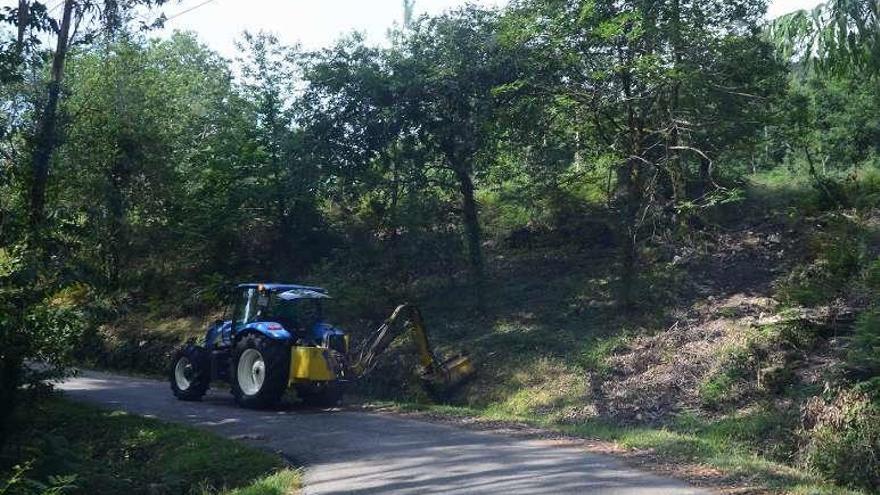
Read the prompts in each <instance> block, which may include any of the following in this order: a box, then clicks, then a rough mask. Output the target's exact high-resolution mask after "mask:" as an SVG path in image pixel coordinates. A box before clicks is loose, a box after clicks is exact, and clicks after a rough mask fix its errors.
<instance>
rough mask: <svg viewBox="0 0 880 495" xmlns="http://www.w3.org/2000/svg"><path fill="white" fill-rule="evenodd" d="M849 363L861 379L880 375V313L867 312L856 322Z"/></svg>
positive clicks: (848, 356) (851, 369) (876, 311)
mask: <svg viewBox="0 0 880 495" xmlns="http://www.w3.org/2000/svg"><path fill="white" fill-rule="evenodd" d="M847 362H848V366H849V368H850V371H851V372H853V374H854V375H855V376H856V377H857V378H859V379H863V380H865V379H871V378H873V377H877V376H878V375H880V311H878V310H876V309H875V310H872V311H867V312H865V313H862V314H861V315H860V316H859V318H858V320H856V325H855V331H854V333H853V336H852V342H851V343H850V348H849V352H848V355H847Z"/></svg>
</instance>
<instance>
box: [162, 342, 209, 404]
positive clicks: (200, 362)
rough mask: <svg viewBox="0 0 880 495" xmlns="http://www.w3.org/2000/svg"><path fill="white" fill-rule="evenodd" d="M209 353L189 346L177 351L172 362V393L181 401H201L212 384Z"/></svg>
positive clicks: (197, 347)
mask: <svg viewBox="0 0 880 495" xmlns="http://www.w3.org/2000/svg"><path fill="white" fill-rule="evenodd" d="M208 366H209V359H208V351H207V350H205V348H204V347H199V346H197V345H193V344H188V345H187V346H186V347H184V348H183V349H180V350H179V351H177V353H176V354H175V355H174V360H173V361H172V362H171V372H170V376H169V380H170V382H171V391H172V392H174V396H175V397H177V398H178V399H180V400H199V399H201V398H202V396H204V395H205V392H207V391H208V386H209V385H210V384H211V371H210V370H209V369H208Z"/></svg>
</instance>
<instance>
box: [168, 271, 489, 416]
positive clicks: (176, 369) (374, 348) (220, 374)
mask: <svg viewBox="0 0 880 495" xmlns="http://www.w3.org/2000/svg"><path fill="white" fill-rule="evenodd" d="M328 298H330V296H329V295H328V294H327V291H326V290H325V289H323V288H321V287H311V286H305V285H297V284H276V283H250V284H240V285H238V286H237V287H236V288H235V291H234V294H233V303H232V311H231V315H232V319H231V320H227V321H223V320H219V321H217V322H215V323H214V324H213V325H211V326H210V327H209V328H208V331H207V333H206V334H205V338H204V342H203V344H201V345H199V344H196V343H195V342H189V343H187V344H186V345H185V346H184V347H183V348H182V349H180V350H178V351H177V352H176V353H175V355H174V359H173V361H172V364H171V370H170V377H169V378H170V382H171V390H172V392H173V393H174V395H175V396H176V397H177V398H178V399H181V400H199V399H201V398H202V396H204V395H205V393H206V392H207V391H208V388H209V387H210V384H211V382H214V381H224V382H227V383H229V384H230V385H231V388H232V395H233V396H234V397H235V400H236V402H238V404H240V405H242V406H245V407H252V408H262V407H268V406H271V405H274V404H275V403H277V402H278V401H279V400H280V399H281V397H282V395H283V394H284V393H285V392H286V391H287V389H288V388H294V389H295V390H296V393H297V396H298V397H299V398H300V399H301V400H302V401H303V402H305V403H306V404H310V405H315V406H322V407H327V406H331V407H332V406H335V405H337V404H339V402H340V401H341V399H342V392H343V385H344V384H345V383H347V382H349V381H351V380H355V379H359V378H362V377H364V376H366V375H367V374H368V373H369V372H370V371H371V370H373V369H374V368H375V366H376V363H377V361H378V358H379V357H380V356H381V355H382V354H383V353H384V351H385V350H386V349H387V348H388V346H389V345H390V344H391V342H393V341H394V340H395V339H396V338H397V337H398V336H399V335H401V334H402V333H403V331H405V330H410V331H411V334H412V336H413V338H414V340H415V343H416V347H417V350H418V352H419V363H420V369H419V374H420V376H421V378H422V379H423V381H424V382H425V384H426V385H427V386H428V388H429V390H448V389H449V388H451V387H453V386H454V385H457V384H459V383H461V382H462V381H463V380H464V379H465V378H466V377H468V376H470V375H471V374H472V372H473V366H472V364H471V361H470V359H468V358H467V357H466V356H463V355H459V356H456V357H454V358H452V359H450V360H446V361H441V360H439V359H437V358H436V356H435V355H434V353H433V352H432V350H431V347H430V345H429V343H428V338H427V334H426V332H425V326H424V323H423V322H422V317H421V314H420V312H419V310H418V309H417V308H416V307H414V306H411V305H408V304H403V305H400V306H398V307H397V308H396V309H395V310H394V312H393V313H392V315H391V316H390V317H389V318H388V319H387V320H385V322H384V323H383V324H382V326H380V327H379V328H378V329H377V330H376V331H375V332H374V333H373V334H372V336H371V337H370V338H368V339H367V340H366V342H365V344H364V345H362V346H360V347H359V351H358V352H356V353H355V352H352V350H351V346H350V344H351V343H350V338H349V336H348V335H347V334H346V333H345V332H343V331H342V330H340V329H339V328H336V327H334V326H333V325H331V324H329V323H327V322H326V321H325V320H324V313H323V303H324V301H325V300H326V299H328ZM400 319H405V324H404V325H397V324H396V323H397V322H398V320H400Z"/></svg>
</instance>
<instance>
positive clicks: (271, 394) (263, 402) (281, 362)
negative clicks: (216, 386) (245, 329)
mask: <svg viewBox="0 0 880 495" xmlns="http://www.w3.org/2000/svg"><path fill="white" fill-rule="evenodd" d="M251 348H253V349H257V350H258V351H260V354H262V355H263V360H264V361H265V363H266V378H265V380H264V382H263V388H262V389H260V391H259V392H257V393H256V394H255V395H246V394H245V393H244V392H242V390H241V387H240V386H239V385H238V372H237V370H238V359H239V357H240V356H241V354H242V353H243V352H244V351H245V350H246V349H251ZM229 376H230V382H231V384H232V395H233V396H234V397H235V402H237V403H238V404H239V405H240V406H242V407H248V408H252V409H262V408H267V407H271V406H274V405H275V404H277V403H278V402H279V401H280V400H281V397H282V396H283V395H284V392H285V391H286V390H287V381H288V378H289V376H290V345H288V344H286V343H284V342H278V341H273V340H271V339H269V338H267V337H265V336H262V335H259V334H253V333H252V334H247V335H245V336H243V337H242V338H241V340H239V341H238V342H236V344H235V350H234V351H233V358H232V360H231V362H230V369H229Z"/></svg>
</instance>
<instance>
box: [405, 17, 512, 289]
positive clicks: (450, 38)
mask: <svg viewBox="0 0 880 495" xmlns="http://www.w3.org/2000/svg"><path fill="white" fill-rule="evenodd" d="M498 20H499V18H498V15H497V13H495V12H493V11H488V10H482V9H479V8H477V7H472V6H470V7H466V8H463V9H461V10H456V11H452V12H449V13H446V14H443V15H441V16H438V17H433V18H428V19H424V20H422V21H421V22H419V23H417V24H416V25H414V26H413V27H412V30H411V31H410V32H409V33H408V34H407V35H406V36H404V37H402V38H401V39H400V40H399V43H398V44H397V45H396V46H395V47H394V49H393V50H392V51H391V53H390V56H389V62H388V63H389V66H390V71H391V73H392V74H393V75H394V77H395V78H396V80H395V82H394V84H395V86H396V88H397V95H396V101H397V104H398V105H401V118H402V120H403V122H405V124H406V125H407V128H408V133H411V134H412V135H413V136H416V137H417V139H418V140H419V141H420V142H421V145H422V146H426V147H428V148H429V149H430V150H432V151H433V152H434V153H435V154H436V156H437V158H438V159H437V165H438V166H439V167H441V168H443V169H445V170H447V171H449V172H450V173H451V174H452V177H453V179H454V180H455V182H456V183H457V189H458V193H459V195H460V198H461V218H462V223H463V225H464V230H465V240H466V245H467V248H468V256H469V259H470V265H471V267H472V269H473V270H474V273H475V274H477V275H478V276H479V275H481V273H482V270H483V253H482V245H481V243H482V235H481V232H480V230H481V229H480V220H479V205H478V204H477V199H476V193H475V191H476V183H475V177H476V176H477V175H478V174H479V173H480V172H481V171H482V170H484V169H485V168H486V167H487V166H488V165H489V164H490V163H491V161H492V156H491V155H490V154H488V153H484V152H486V151H487V150H488V149H489V145H490V143H491V142H492V140H493V138H494V137H495V134H494V131H495V128H494V126H493V123H494V122H495V120H496V118H497V117H498V115H499V113H500V111H501V109H502V108H503V104H502V101H501V100H500V99H499V98H498V97H497V96H496V94H495V93H494V91H495V89H496V88H498V87H499V86H502V85H504V84H508V83H510V82H512V81H514V80H515V79H516V77H515V75H516V72H515V67H516V66H515V63H514V61H513V60H511V59H510V58H509V57H508V52H507V51H505V50H504V45H502V44H501V43H499V40H498V31H497V26H498Z"/></svg>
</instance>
